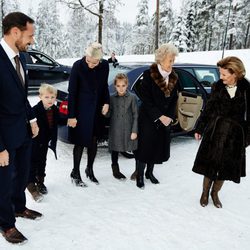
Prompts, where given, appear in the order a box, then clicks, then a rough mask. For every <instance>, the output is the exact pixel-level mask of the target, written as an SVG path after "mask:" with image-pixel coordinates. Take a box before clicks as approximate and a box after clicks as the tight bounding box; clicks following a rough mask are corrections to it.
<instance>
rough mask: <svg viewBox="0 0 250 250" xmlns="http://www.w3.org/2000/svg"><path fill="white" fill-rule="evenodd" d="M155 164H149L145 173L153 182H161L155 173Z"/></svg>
mask: <svg viewBox="0 0 250 250" xmlns="http://www.w3.org/2000/svg"><path fill="white" fill-rule="evenodd" d="M153 170H154V164H147V170H146V173H145V176H146V179H149V180H150V181H151V182H152V183H153V184H159V183H160V182H159V181H158V180H157V179H156V178H155V177H154V175H153Z"/></svg>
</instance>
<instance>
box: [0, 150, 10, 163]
mask: <svg viewBox="0 0 250 250" xmlns="http://www.w3.org/2000/svg"><path fill="white" fill-rule="evenodd" d="M8 165H9V153H8V151H7V150H4V151H2V152H0V167H6V166H8Z"/></svg>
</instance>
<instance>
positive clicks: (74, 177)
mask: <svg viewBox="0 0 250 250" xmlns="http://www.w3.org/2000/svg"><path fill="white" fill-rule="evenodd" d="M70 177H71V181H72V183H73V184H75V185H76V186H77V187H87V185H86V184H85V183H84V182H83V181H82V178H81V175H80V172H79V171H76V170H74V169H73V170H72V172H71V174H70Z"/></svg>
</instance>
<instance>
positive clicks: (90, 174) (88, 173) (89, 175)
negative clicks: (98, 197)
mask: <svg viewBox="0 0 250 250" xmlns="http://www.w3.org/2000/svg"><path fill="white" fill-rule="evenodd" d="M85 173H86V176H87V178H89V179H90V180H91V181H92V182H94V183H95V184H99V182H98V180H97V179H96V178H95V176H94V171H93V166H87V168H86V169H85Z"/></svg>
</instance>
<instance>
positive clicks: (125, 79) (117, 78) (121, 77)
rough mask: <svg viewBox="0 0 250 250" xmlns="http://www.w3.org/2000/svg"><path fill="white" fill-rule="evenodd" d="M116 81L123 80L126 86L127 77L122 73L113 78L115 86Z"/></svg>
mask: <svg viewBox="0 0 250 250" xmlns="http://www.w3.org/2000/svg"><path fill="white" fill-rule="evenodd" d="M117 80H124V81H125V82H126V84H127V85H128V77H127V76H126V75H125V74H123V73H118V74H117V75H116V76H115V80H114V85H116V82H117Z"/></svg>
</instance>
